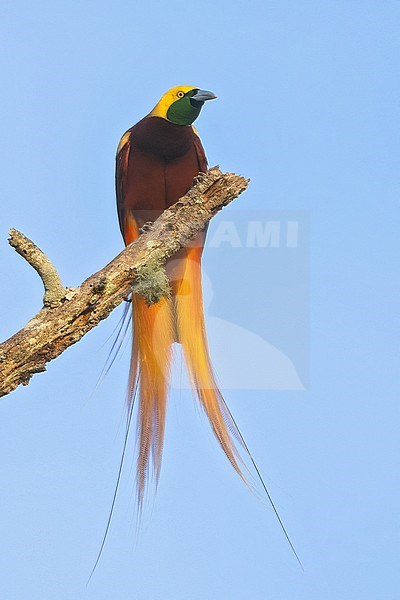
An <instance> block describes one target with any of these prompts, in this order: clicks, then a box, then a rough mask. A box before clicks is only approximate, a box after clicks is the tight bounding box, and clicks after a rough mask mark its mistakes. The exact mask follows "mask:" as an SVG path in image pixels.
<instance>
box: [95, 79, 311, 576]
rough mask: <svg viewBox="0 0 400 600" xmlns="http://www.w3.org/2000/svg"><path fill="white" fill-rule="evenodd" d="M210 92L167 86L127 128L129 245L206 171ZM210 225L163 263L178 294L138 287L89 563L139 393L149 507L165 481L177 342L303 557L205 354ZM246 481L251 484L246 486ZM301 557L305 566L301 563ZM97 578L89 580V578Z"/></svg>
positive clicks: (218, 426) (231, 451) (226, 447)
mask: <svg viewBox="0 0 400 600" xmlns="http://www.w3.org/2000/svg"><path fill="white" fill-rule="evenodd" d="M214 98H216V96H215V94H213V93H212V92H208V91H204V90H200V89H199V88H196V87H193V86H177V87H174V88H172V89H170V90H169V91H168V92H166V93H165V94H164V95H163V96H162V98H161V99H160V101H159V102H158V103H157V104H156V106H155V107H154V108H153V110H152V111H151V112H150V113H149V114H148V115H147V116H146V117H144V118H143V119H142V120H141V121H139V122H138V123H137V124H136V125H134V126H133V127H131V129H128V131H127V132H126V133H124V135H123V136H122V138H121V141H120V143H119V145H118V150H117V156H116V177H115V180H116V193H117V207H118V218H119V224H120V228H121V232H122V236H123V238H124V242H125V244H126V245H128V244H130V243H131V242H133V241H134V240H135V239H136V238H137V237H138V236H139V235H140V229H141V228H142V227H143V226H144V225H145V224H146V223H148V222H149V221H150V222H152V221H155V219H157V217H158V216H159V215H160V214H161V213H162V212H163V211H164V210H165V209H166V208H168V207H169V206H171V205H172V204H174V203H175V202H176V201H177V200H178V199H179V198H180V197H181V196H183V195H185V194H186V192H187V191H188V190H189V189H190V187H191V186H192V183H193V179H194V178H195V177H196V175H198V174H199V173H201V172H205V171H206V170H207V159H206V155H205V152H204V149H203V146H202V144H201V141H200V138H199V136H198V134H197V131H196V130H195V128H194V127H193V122H194V121H195V120H196V118H197V117H198V116H199V114H200V111H201V109H202V107H203V105H204V103H205V102H206V101H207V100H212V99H214ZM205 236H206V231H205V230H204V231H202V232H200V233H199V234H197V235H196V236H195V238H194V239H193V240H192V241H191V242H190V244H189V245H188V246H187V247H184V248H182V249H181V250H179V252H177V254H175V256H174V257H173V258H171V259H170V260H169V261H168V262H167V264H166V272H167V275H168V278H169V282H170V287H171V296H170V297H169V298H166V297H163V298H161V300H160V301H159V302H157V303H155V304H151V305H150V306H149V305H148V304H146V301H145V299H144V298H143V297H142V296H140V295H137V294H132V325H133V338H132V354H131V362H130V373H129V385H128V409H129V410H128V427H127V433H126V436H125V444H124V450H123V454H122V458H121V462H120V468H119V474H118V479H117V484H116V486H115V491H114V497H113V501H112V506H111V511H110V514H109V518H108V522H107V527H106V530H105V534H104V537H103V541H102V544H101V547H100V551H99V553H98V556H97V560H96V562H95V565H94V567H93V570H92V574H91V576H92V575H93V573H94V571H95V569H96V566H97V564H98V561H99V559H100V556H101V553H102V550H103V548H104V544H105V541H106V538H107V533H108V530H109V527H110V522H111V518H112V514H113V509H114V505H115V501H116V495H117V491H118V486H119V482H120V477H121V472H122V466H123V461H124V455H125V449H126V444H127V439H128V432H129V425H130V422H131V417H132V409H133V403H134V401H135V397H136V392H138V396H139V397H138V400H139V410H138V420H137V429H138V431H137V434H138V456H137V492H138V508H139V511H140V510H141V508H142V505H143V500H144V496H145V491H146V483H147V480H148V476H149V471H150V468H152V474H153V476H154V478H155V481H156V482H157V481H158V478H159V475H160V468H161V458H162V451H163V441H164V431H165V418H166V408H167V395H168V380H169V373H170V367H171V356H172V345H173V344H174V342H177V343H179V344H181V345H182V349H183V354H184V357H185V360H186V365H187V368H188V372H189V378H190V381H191V384H192V387H193V390H194V392H195V394H196V396H197V398H198V400H199V402H200V404H201V406H202V407H203V409H204V411H205V413H206V415H207V417H208V419H209V422H210V425H211V427H212V430H213V432H214V434H215V437H216V438H217V440H218V442H219V444H220V445H221V447H222V449H223V451H224V452H225V454H226V456H227V457H228V459H229V461H230V463H231V464H232V466H233V468H234V469H235V471H236V472H237V473H238V474H239V476H240V477H241V478H242V479H243V481H244V482H245V483H246V484H247V485H249V483H248V481H247V479H246V477H245V476H244V474H243V471H242V468H241V467H242V464H241V463H242V460H241V457H240V454H239V452H238V450H237V447H236V446H235V442H237V443H238V444H239V445H240V446H241V448H242V450H243V451H244V453H245V454H246V455H247V456H248V458H249V459H250V461H251V463H252V465H253V468H254V470H255V471H256V473H257V476H258V478H259V480H260V482H261V485H262V487H263V489H264V492H265V494H266V496H267V498H268V500H269V502H270V503H271V506H272V508H273V510H274V512H275V514H276V516H277V518H278V521H279V523H280V526H281V527H282V529H283V531H284V534H285V536H286V538H287V540H288V542H289V544H290V546H291V548H292V550H293V552H294V554H295V555H296V557H297V560H298V561H299V562H300V560H299V558H298V556H297V554H296V551H295V549H294V547H293V545H292V543H291V541H290V539H289V536H288V534H287V532H286V529H285V527H284V525H283V523H282V520H281V518H280V516H279V514H278V512H277V510H276V508H275V505H274V503H273V501H272V498H271V496H270V494H269V492H268V489H267V487H266V485H265V483H264V481H263V479H262V476H261V474H260V471H259V469H258V467H257V465H256V463H255V461H254V459H253V457H252V455H251V453H250V451H249V448H248V447H247V445H246V442H245V440H244V439H243V436H242V434H241V432H240V430H239V429H238V427H237V425H236V422H235V420H234V418H233V416H232V414H231V412H230V410H229V408H228V406H227V405H226V403H225V401H224V398H223V397H222V394H221V392H220V391H219V389H218V387H217V384H216V381H215V378H214V374H213V370H212V366H211V362H210V357H209V352H208V345H207V336H206V329H205V322H204V313H203V300H202V287H201V255H202V252H203V245H204V241H205ZM249 487H252V486H251V485H249ZM300 564H301V563H300ZM91 576H90V577H91Z"/></svg>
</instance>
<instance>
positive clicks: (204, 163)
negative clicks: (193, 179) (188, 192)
mask: <svg viewBox="0 0 400 600" xmlns="http://www.w3.org/2000/svg"><path fill="white" fill-rule="evenodd" d="M193 142H194V147H195V149H196V154H197V162H198V163H199V171H200V172H201V173H205V172H206V171H207V168H208V160H207V156H206V153H205V151H204V148H203V144H202V143H201V140H200V138H199V136H198V135H197V132H196V130H195V129H194V128H193Z"/></svg>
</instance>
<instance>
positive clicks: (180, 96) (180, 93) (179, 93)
mask: <svg viewBox="0 0 400 600" xmlns="http://www.w3.org/2000/svg"><path fill="white" fill-rule="evenodd" d="M184 95H185V94H184V93H183V92H178V93H177V96H178V98H183V96H184Z"/></svg>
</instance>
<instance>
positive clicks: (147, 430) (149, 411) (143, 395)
mask: <svg viewBox="0 0 400 600" xmlns="http://www.w3.org/2000/svg"><path fill="white" fill-rule="evenodd" d="M132 310H133V314H132V320H133V349H132V358H131V371H130V384H129V392H130V393H129V401H130V402H132V395H133V392H134V389H135V384H136V380H137V379H138V381H139V415H138V420H137V429H138V444H139V448H138V457H137V486H138V503H139V509H140V508H141V506H142V503H143V498H144V493H145V486H146V480H147V478H148V474H149V466H150V462H152V465H153V476H154V479H155V481H156V483H157V482H158V478H159V475H160V468H161V457H162V450H163V443H164V431H165V417H166V408H167V394H168V376H169V370H170V362H171V351H172V343H173V341H174V326H173V315H172V303H171V300H169V299H168V298H162V299H161V300H160V301H159V302H158V303H157V304H153V305H151V306H147V304H146V302H145V300H144V298H143V297H141V296H137V295H136V294H134V295H133V298H132ZM139 366H140V369H139Z"/></svg>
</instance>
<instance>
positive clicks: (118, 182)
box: [115, 129, 132, 239]
mask: <svg viewBox="0 0 400 600" xmlns="http://www.w3.org/2000/svg"><path fill="white" fill-rule="evenodd" d="M131 135H132V129H128V131H127V132H126V133H124V135H123V136H122V138H121V141H120V144H119V147H118V150H117V156H116V165H115V191H116V194H117V210H118V221H119V227H120V229H121V233H122V236H123V238H124V239H125V222H126V218H125V217H126V208H127V207H126V191H127V188H128V166H129V155H130V151H131Z"/></svg>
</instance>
